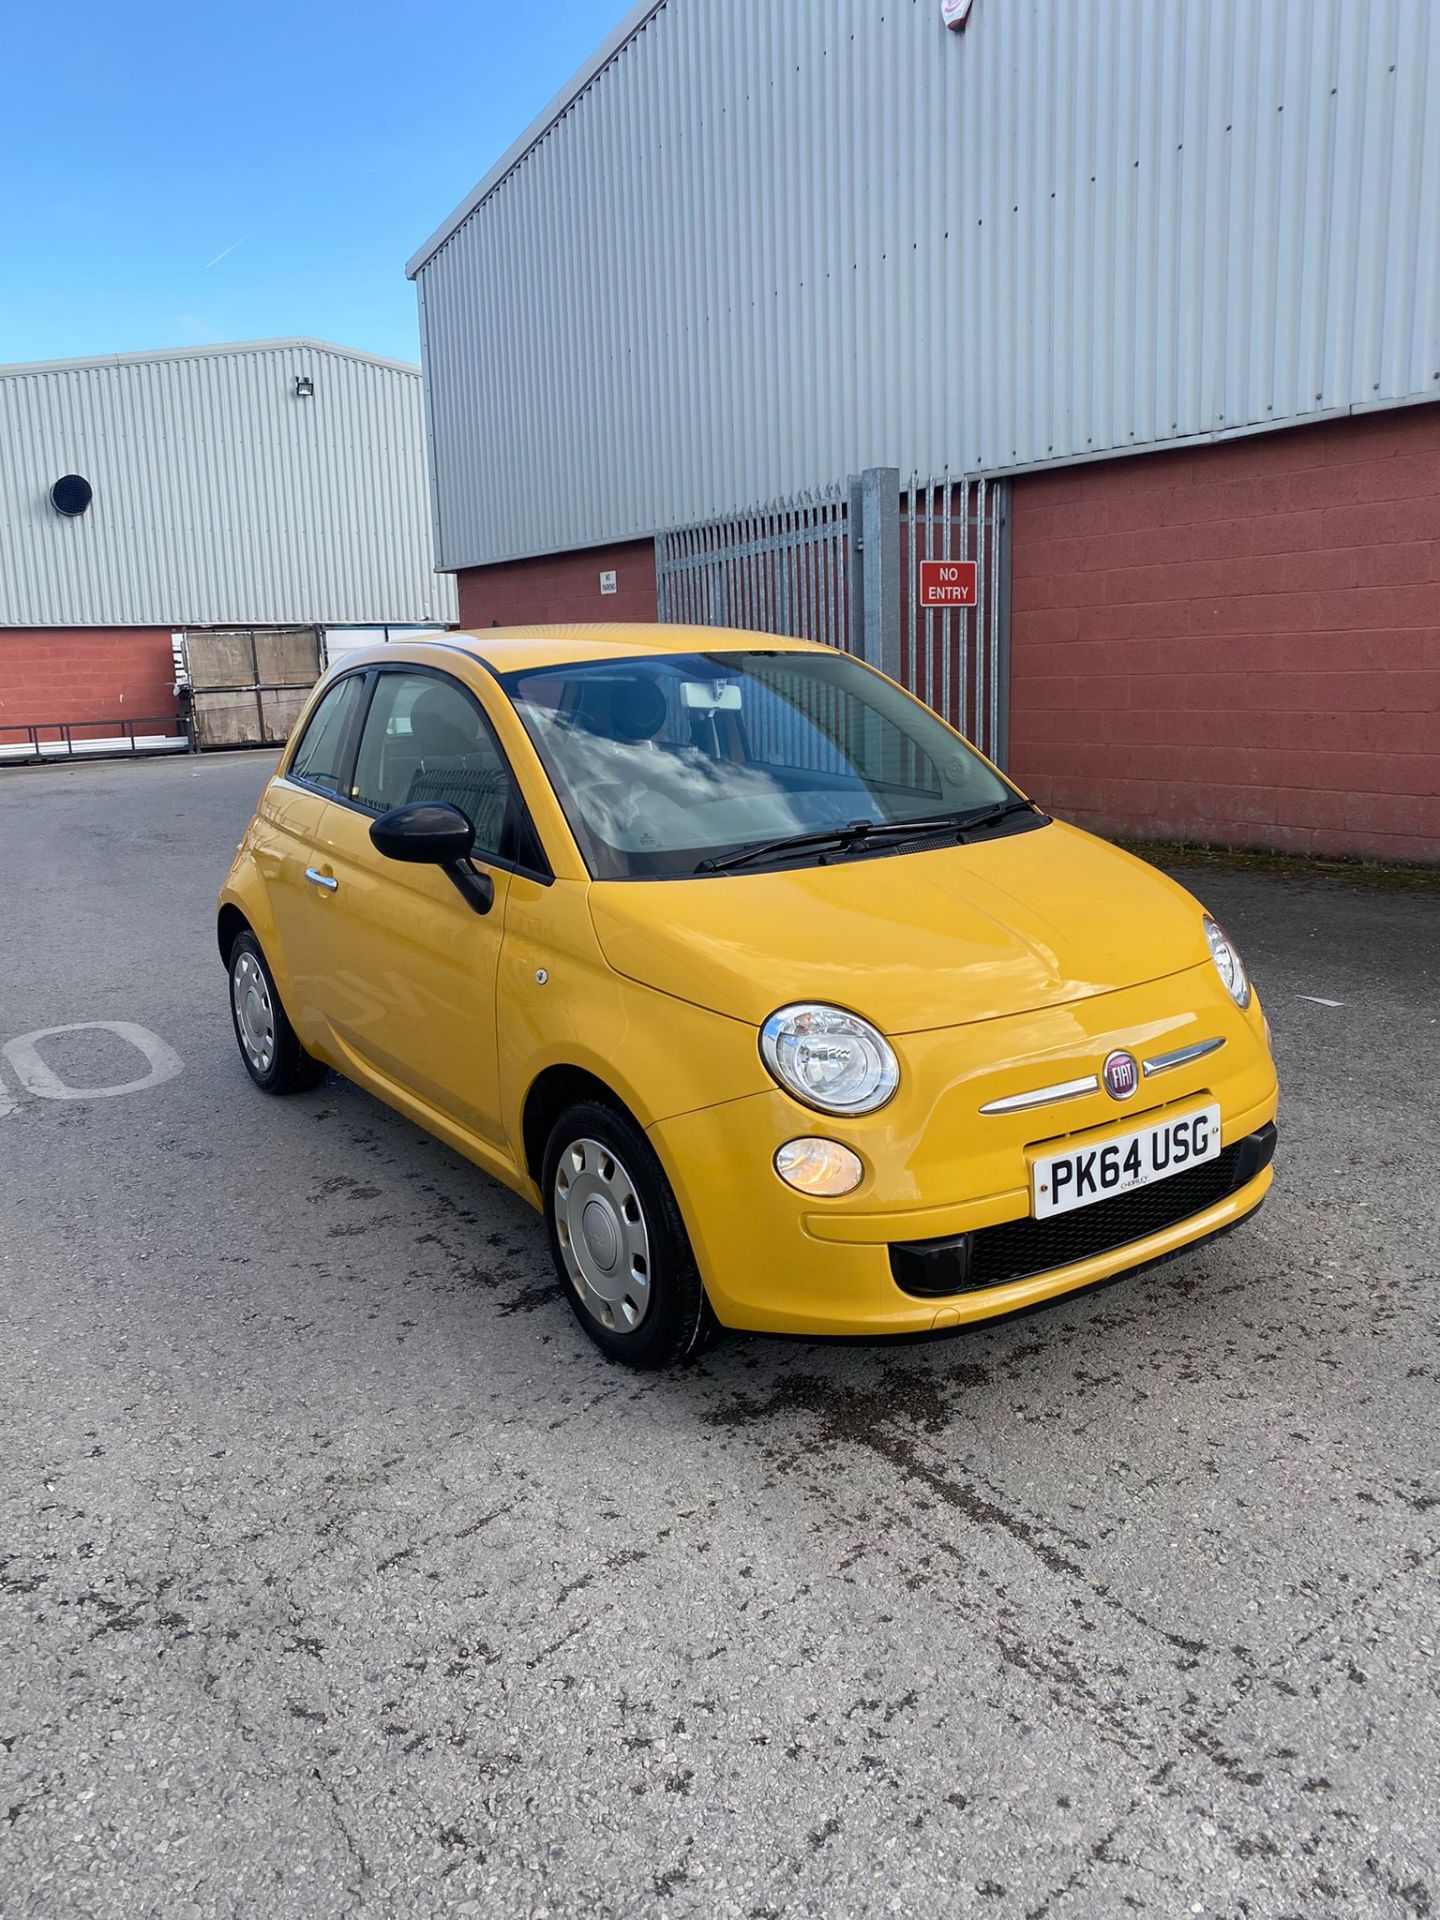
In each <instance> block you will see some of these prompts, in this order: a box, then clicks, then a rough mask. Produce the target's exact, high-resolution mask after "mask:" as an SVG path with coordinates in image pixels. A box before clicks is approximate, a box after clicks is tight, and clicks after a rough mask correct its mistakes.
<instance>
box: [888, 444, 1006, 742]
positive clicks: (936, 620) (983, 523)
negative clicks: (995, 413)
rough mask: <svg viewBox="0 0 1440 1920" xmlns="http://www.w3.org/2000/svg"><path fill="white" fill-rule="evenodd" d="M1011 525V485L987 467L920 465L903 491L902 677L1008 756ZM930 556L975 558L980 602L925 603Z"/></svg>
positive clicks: (970, 734)
mask: <svg viewBox="0 0 1440 1920" xmlns="http://www.w3.org/2000/svg"><path fill="white" fill-rule="evenodd" d="M1009 529H1010V519H1009V487H1008V486H1007V485H1006V483H1005V482H1004V481H996V480H987V479H986V478H985V476H984V475H983V474H982V475H979V476H978V477H971V476H969V475H962V474H955V475H951V474H949V473H945V474H939V475H935V474H932V475H931V476H930V477H929V478H928V479H923V478H922V477H921V476H920V475H919V474H914V475H912V476H911V479H910V484H909V486H908V487H906V488H904V489H903V490H902V492H901V494H900V548H901V563H900V564H901V569H902V578H903V579H904V580H905V581H906V583H907V586H906V591H905V593H904V595H903V598H902V615H903V618H904V626H903V628H902V631H901V636H900V678H901V679H902V680H903V681H904V683H905V685H906V686H907V687H909V689H910V691H911V692H912V693H914V694H916V695H917V696H918V697H919V698H920V699H921V700H923V701H924V702H925V704H926V705H927V706H929V707H933V708H934V709H935V711H936V713H938V714H941V715H942V716H943V717H944V718H945V719H946V720H948V721H949V722H950V724H951V725H952V726H954V727H958V728H959V729H960V731H961V733H963V734H964V735H965V736H966V738H967V739H970V740H973V741H974V742H975V745H976V746H977V747H979V748H980V750H981V752H982V753H986V754H988V755H989V756H990V758H991V759H992V760H994V761H995V762H997V764H999V765H1001V766H1003V765H1004V764H1005V759H1006V754H1007V751H1008V747H1009V705H1010V689H1009V647H1008V644H1007V643H1008V639H1009V625H1010V621H1009V586H1010V554H1009ZM927 560H930V561H937V560H938V561H959V562H961V563H962V564H963V565H969V564H973V565H974V568H975V597H974V600H973V602H972V604H970V605H968V606H959V605H957V606H954V607H943V608H936V607H933V606H925V605H924V604H923V603H922V598H921V591H920V581H921V568H922V566H923V564H924V562H925V561H927Z"/></svg>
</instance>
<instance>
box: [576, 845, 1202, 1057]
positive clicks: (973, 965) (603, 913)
mask: <svg viewBox="0 0 1440 1920" xmlns="http://www.w3.org/2000/svg"><path fill="white" fill-rule="evenodd" d="M590 909H591V913H592V915H593V918H594V923H595V931H596V934H597V936H598V938H599V941H600V946H601V949H602V951H603V953H604V955H605V958H606V960H607V962H608V963H609V965H610V966H612V967H613V968H614V969H615V971H616V972H617V973H622V974H624V975H626V976H627V977H628V978H629V979H632V980H638V981H641V982H642V983H643V984H644V985H646V986H650V987H656V988H658V989H659V990H660V991H661V992H662V993H669V994H673V995H675V996H676V997H677V998H679V999H681V1000H688V1001H691V1002H693V1003H694V1004H695V1005H697V1006H702V1007H708V1008H710V1009H712V1010H713V1011H715V1012H717V1013H723V1014H728V1015H730V1016H731V1017H732V1018H734V1019H737V1020H745V1021H749V1022H751V1023H753V1024H755V1025H757V1026H758V1025H759V1024H760V1022H761V1021H763V1020H764V1019H765V1018H766V1016H767V1015H769V1014H771V1013H773V1012H774V1011H775V1009H776V1008H777V1007H780V1006H784V1005H786V1004H787V1003H788V1002H790V1001H795V1000H826V1001H832V1002H834V1003H836V1004H837V1005H840V1006H844V1007H849V1008H850V1009H851V1010H852V1011H854V1012H856V1013H859V1014H863V1015H864V1016H865V1018H866V1019H868V1020H872V1021H874V1023H875V1024H876V1025H877V1026H878V1027H880V1028H881V1030H882V1031H883V1032H886V1033H891V1034H901V1033H915V1032H920V1031H923V1030H924V1029H926V1028H929V1027H946V1026H957V1025H961V1024H963V1023H965V1022H967V1021H972V1020H986V1019H990V1018H993V1017H994V1016H996V1015H1004V1014H1013V1013H1026V1012H1029V1011H1031V1010H1032V1009H1034V1008H1038V1007H1050V1006H1058V1005H1062V1004H1063V1003H1065V1002H1066V1001H1071V1000H1083V999H1086V998H1088V997H1089V996H1091V995H1093V994H1100V993H1112V992H1114V991H1115V990H1116V989H1117V988H1121V987H1130V986H1136V985H1138V984H1139V983H1141V982H1142V981H1146V980H1154V979H1157V978H1159V977H1161V976H1162V975H1165V974H1169V973H1176V972H1179V971H1180V970H1181V969H1182V968H1185V967H1191V966H1195V965H1197V964H1198V963H1199V962H1201V961H1203V960H1204V959H1205V957H1206V954H1207V952H1208V948H1207V946H1206V943H1205V937H1204V932H1203V929H1202V926H1201V919H1200V909H1199V907H1198V906H1197V904H1196V902H1195V901H1194V900H1193V899H1192V898H1191V897H1190V895H1189V894H1188V893H1186V892H1185V891H1184V889H1183V888H1181V887H1179V886H1177V885H1176V884H1175V883H1174V881H1172V880H1167V879H1166V878H1165V876H1164V875H1163V874H1161V873H1157V872H1156V870H1155V869H1154V868H1153V867H1149V866H1146V865H1145V864H1144V862H1143V861H1140V860H1137V859H1135V858H1134V857H1133V856H1132V855H1130V854H1127V853H1122V852H1121V851H1120V849H1119V848H1118V847H1112V846H1110V845H1108V844H1107V843H1106V842H1105V841H1103V840H1097V839H1095V838H1094V837H1093V836H1092V835H1090V834H1088V833H1082V832H1081V831H1080V830H1079V829H1078V828H1075V827H1068V826H1064V825H1062V824H1061V823H1060V822H1058V821H1055V822H1052V823H1050V824H1049V825H1047V826H1044V827H1039V828H1036V829H1034V830H1033V831H1031V832H1027V833H1017V834H1007V835H1003V836H1001V837H998V838H995V839H990V840H985V841H980V842H977V843H976V844H974V845H971V846H959V847H942V848H938V849H936V850H935V851H934V852H925V853H906V854H890V855H880V856H877V857H871V858H864V859H851V860H845V861H840V862H837V863H836V864H835V865H833V866H825V867H815V866H807V867H792V868H787V869H785V870H783V871H780V872H776V871H765V870H759V871H753V870H747V869H744V868H741V869H740V870H738V871H735V872H731V873H720V874H713V875H709V876H705V877H703V878H696V879H694V880H668V881H654V880H651V881H602V882H597V883H596V884H595V885H594V886H592V887H591V889H590Z"/></svg>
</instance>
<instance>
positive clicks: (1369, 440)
mask: <svg viewBox="0 0 1440 1920" xmlns="http://www.w3.org/2000/svg"><path fill="white" fill-rule="evenodd" d="M1013 541H1014V544H1013V557H1014V575H1013V598H1012V627H1011V636H1012V688H1013V713H1012V724H1011V746H1012V765H1013V769H1014V772H1015V776H1016V778H1017V779H1018V780H1019V781H1020V782H1021V784H1022V785H1023V786H1025V787H1026V788H1027V789H1028V790H1029V791H1030V792H1032V793H1033V794H1034V795H1035V796H1036V797H1037V798H1038V799H1040V800H1042V801H1044V802H1045V803H1047V804H1049V805H1051V806H1053V807H1054V809H1055V810H1056V812H1057V813H1060V814H1062V815H1064V816H1065V817H1067V818H1069V819H1072V820H1075V821H1077V822H1078V823H1079V824H1081V825H1084V826H1090V827H1094V828H1096V829H1098V830H1099V831H1101V832H1107V833H1116V832H1118V833H1126V834H1132V835H1138V836H1144V835H1150V836H1157V837H1162V838H1167V839H1168V838H1179V839H1192V840H1205V841H1214V842H1220V843H1229V844H1236V845H1247V846H1264V847H1278V848H1282V849H1293V850H1297V851H1302V852H1317V853H1319V852H1325V853H1345V854H1374V855H1380V856H1382V857H1388V858H1392V859H1415V860H1436V859H1440V405H1436V406H1421V407H1411V408H1402V409H1398V410H1395V411H1391V412H1385V413H1376V414H1370V415H1366V416H1363V417H1359V418H1353V419H1349V420H1342V421H1335V422H1331V423H1327V424H1324V425H1320V426H1313V427H1300V428H1295V429H1293V430H1291V431H1289V432H1284V433H1267V434H1260V435H1256V436H1255V437H1254V438H1251V439H1243V440H1234V441H1229V442H1227V443H1225V444H1223V445H1220V446H1214V447H1206V448H1200V449H1192V450H1188V451H1179V452H1175V453H1166V454H1149V455H1145V456H1143V457H1139V458H1136V459H1129V460H1117V461H1111V462H1106V463H1103V464H1098V465H1095V466H1088V467H1071V468H1068V469H1065V470H1062V471H1058V472H1055V473H1049V474H1038V475H1034V476H1031V477H1028V478H1023V479H1020V480H1017V481H1016V483H1015V489H1014V521H1013Z"/></svg>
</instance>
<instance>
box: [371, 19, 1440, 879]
mask: <svg viewBox="0 0 1440 1920" xmlns="http://www.w3.org/2000/svg"><path fill="white" fill-rule="evenodd" d="M945 16H952V17H957V16H958V18H955V20H954V24H953V25H952V24H947V19H946V17H945ZM956 26H959V27H960V29H961V30H958V31H957V30H955V27H956ZM1437 205H1440V14H1437V12H1436V11H1435V9H1434V8H1433V7H1432V6H1431V5H1430V4H1428V0H1366V4H1362V5H1357V4H1354V0H1068V4H1066V5H1065V6H1063V7H1060V6H1056V5H1054V4H1052V0H972V4H971V5H970V6H969V7H965V6H964V5H963V4H960V5H957V4H954V3H953V0H952V4H950V5H947V6H945V7H943V8H942V5H941V0H899V3H898V4H896V3H895V0H890V3H889V4H877V3H876V0H786V4H785V5H783V6H777V5H775V4H774V3H773V0H726V4H724V5H720V4H716V0H661V3H660V4H658V5H657V4H645V5H641V6H638V7H636V8H635V9H634V10H633V11H632V12H631V14H630V15H629V16H628V17H627V19H626V20H625V21H624V22H622V24H621V26H620V27H619V28H618V29H617V31H616V32H615V34H613V35H612V36H611V38H610V39H609V40H608V41H607V42H606V43H605V45H604V46H602V47H601V48H600V49H599V50H598V51H597V53H596V55H595V56H594V57H593V59H592V60H591V61H590V62H588V63H587V65H586V66H585V68H584V69H582V71H581V72H580V73H579V74H578V75H577V76H576V78H575V80H574V82H573V83H572V85H571V86H570V87H569V88H567V89H566V90H565V91H564V92H563V93H562V94H561V95H560V96H559V97H558V98H557V99H556V100H555V101H554V102H553V103H552V104H551V106H550V107H549V108H548V109H547V110H546V112H545V113H544V114H543V115H542V116H541V117H540V118H539V119H538V120H537V121H536V122H535V124H534V126H532V127H531V128H530V129H529V131H528V132H527V133H526V134H525V135H524V136H523V137H522V139H521V140H520V141H518V142H517V143H516V145H515V146H514V147H513V148H512V149H511V150H510V151H509V152H508V153H507V154H506V155H505V156H504V157H503V158H502V159H501V161H500V162H499V163H498V165H497V166H495V167H494V168H493V169H492V170H491V172H490V173H489V174H488V175H487V176H486V178H485V179H484V180H483V181H482V182H481V183H480V185H479V186H478V187H477V188H476V189H475V191H474V192H473V193H472V194H471V195H470V196H469V197H468V198H467V199H466V201H465V202H464V203H463V204H462V205H461V206H460V207H459V208H457V209H456V211H455V213H454V214H453V215H452V216H451V218H450V219H449V220H447V221H446V222H445V223H444V225H443V226H442V227H441V228H440V229H439V231H438V232H437V233H436V234H435V235H434V236H433V238H432V239H431V240H430V241H429V242H427V244H426V245H425V246H424V247H423V248H422V249H421V251H420V252H419V253H417V255H416V256H415V258H414V259H413V260H412V261H411V263H410V268H409V271H410V273H411V275H412V277H413V278H414V279H415V280H416V282H417V286H418V293H419V302H420V316H421V329H422V343H423V354H422V357H423V362H424V370H425V390H426V404H427V411H428V421H429V429H430V458H431V462H432V475H431V478H432V500H433V508H434V514H435V528H436V548H437V557H438V563H439V565H440V566H442V567H444V568H447V569H453V570H455V571H456V572H457V574H458V576H459V592H460V617H461V620H462V622H463V623H465V624H477V623H478V624H486V623H488V622H489V621H490V620H492V619H495V618H499V619H509V618H512V617H520V616H523V617H526V618H545V617H555V616H562V615H563V616H565V617H572V618H573V617H577V616H579V617H591V618H593V617H605V616H606V615H607V614H608V615H611V616H613V615H616V614H621V615H638V616H641V617H653V616H654V614H655V613H656V611H657V608H659V609H660V610H661V611H669V610H672V609H682V610H684V611H686V612H687V613H688V614H690V615H691V616H695V615H696V614H697V612H698V616H699V617H701V618H710V619H716V620H719V619H735V620H737V622H738V623H739V624H758V625H764V624H776V625H783V626H786V627H789V628H792V629H797V630H807V631H809V630H820V631H823V632H824V633H825V636H826V637H830V638H834V639H837V640H838V641H840V642H841V643H842V644H851V645H856V646H860V647H863V648H864V649H865V650H866V651H867V652H870V653H872V654H873V655H874V657H876V658H878V659H880V660H881V661H882V662H883V663H885V664H887V665H891V666H893V667H895V668H896V669H897V670H898V671H900V672H901V673H902V674H903V676H904V677H905V678H906V679H908V680H909V681H910V682H911V684H913V685H915V686H916V688H917V690H918V691H920V692H921V693H922V694H924V695H925V697H927V698H930V699H932V700H933V701H934V702H935V704H937V705H939V706H941V707H942V708H943V709H945V710H947V711H949V712H950V713H951V714H952V715H953V716H954V717H956V718H958V719H960V720H961V721H962V722H963V723H965V724H966V725H967V726H968V727H969V728H970V730H971V731H972V732H973V733H975V734H976V735H977V736H978V737H979V738H980V739H981V740H982V743H983V744H985V745H987V746H988V747H990V748H991V749H992V750H993V751H996V752H997V753H1002V754H1004V755H1005V756H1006V757H1007V758H1008V761H1009V764H1010V766H1011V768H1012V770H1013V771H1014V772H1015V774H1016V776H1017V778H1019V779H1020V780H1021V782H1022V783H1023V784H1025V785H1026V786H1027V787H1028V788H1029V789H1030V790H1031V791H1032V792H1034V793H1035V794H1036V795H1037V797H1039V798H1041V799H1043V800H1046V801H1048V802H1049V803H1050V804H1052V805H1054V806H1055V807H1056V808H1057V810H1060V811H1063V812H1065V813H1066V814H1068V815H1069V816H1070V817H1072V818H1075V819H1077V820H1080V821H1081V822H1084V823H1086V824H1091V825H1094V826H1097V827H1099V828H1101V829H1103V830H1107V831H1128V832H1132V833H1138V834H1152V835H1164V836H1182V837H1186V838H1198V839H1204V840H1217V841H1235V842H1245V843H1255V844H1262V845H1272V846H1279V847H1287V848H1295V849H1302V850H1317V851H1324V850H1332V851H1339V852H1352V853H1370V854H1379V855H1388V856H1391V857H1402V858H1403V857H1412V858H1423V859H1433V858H1437V857H1440V598H1437V588H1440V408H1436V407H1435V406H1434V405H1433V404H1430V403H1433V402H1434V401H1436V400H1437V399H1440V222H1437V220H1436V217H1435V208H1436V207H1437ZM1142 455H1143V456H1144V457H1139V456H1142ZM867 471H868V475H869V478H868V481H867V483H866V486H867V488H868V491H867V490H866V488H861V487H857V488H856V489H855V490H854V493H853V497H852V495H851V489H850V481H851V478H852V476H859V475H862V474H866V473H867ZM897 476H898V477H897ZM962 483H963V484H962ZM862 498H863V500H864V501H865V502H868V504H867V505H865V506H864V511H865V512H866V513H871V514H872V516H873V517H872V519H870V520H867V521H865V522H864V525H865V527H866V529H867V532H866V538H865V543H864V544H865V550H866V554H865V559H864V563H863V564H864V568H865V570H866V571H867V572H868V574H869V576H870V577H869V578H868V580H867V581H866V582H865V585H864V589H863V592H862V591H860V590H858V589H857V585H856V579H855V574H856V571H857V569H858V567H859V564H860V555H859V548H860V545H861V543H860V541H859V540H858V539H856V538H855V537H854V535H855V534H856V533H858V532H859V531H860V523H858V522H857V520H856V515H857V513H859V512H860V511H861V510H862ZM777 502H778V503H779V505H778V507H776V505H775V503H777ZM767 504H768V505H769V506H771V507H772V508H774V509H775V510H773V511H769V512H760V511H758V509H759V508H761V507H763V506H766V505H767ZM817 519H818V520H819V521H823V522H824V523H825V527H826V529H827V531H826V539H827V541H828V545H827V546H826V548H825V556H826V558H825V560H824V563H823V564H824V565H825V566H828V565H829V564H830V561H831V560H835V561H836V564H837V566H838V568H839V570H840V571H841V572H844V573H848V574H849V576H850V577H849V579H848V581H847V582H846V583H845V584H844V591H845V592H847V593H848V596H849V597H848V600H847V601H846V606H847V609H848V611H847V614H846V617H845V619H844V620H843V621H840V622H839V623H838V624H837V623H836V621H835V618H834V616H833V613H832V614H830V615H828V616H825V617H824V618H822V615H821V613H820V612H817V609H821V610H822V611H823V607H824V606H825V605H827V604H833V602H834V600H835V597H836V595H837V594H838V593H840V592H841V591H842V587H841V584H840V583H839V581H838V577H837V580H836V581H834V582H832V583H831V584H832V586H833V588H834V591H833V592H831V593H829V596H828V600H827V596H826V595H825V594H819V595H817V593H816V592H814V591H813V590H810V589H807V588H806V587H805V586H804V584H803V583H804V581H805V579H806V577H807V569H809V570H810V574H811V575H813V573H814V570H815V568H816V566H817V564H820V563H817V561H816V559H815V556H814V552H813V547H814V542H813V541H812V540H811V538H810V535H811V533H812V532H813V530H814V528H815V526H816V524H817ZM837 529H838V534H837ZM887 529H888V531H887ZM872 533H873V535H874V537H873V538H872V537H870V536H871V534H872ZM837 538H838V545H837ZM887 540H888V545H887ZM960 554H964V555H966V556H967V557H968V558H969V559H971V560H975V559H978V561H979V563H980V564H979V567H978V569H977V582H976V584H975V585H974V586H973V587H971V588H968V589H967V588H966V587H965V586H963V585H962V586H961V587H959V588H956V589H955V593H956V595H957V596H962V597H957V598H955V599H954V600H953V602H952V608H953V610H947V609H946V608H945V607H944V603H943V601H936V602H935V604H934V605H933V606H932V605H929V604H927V601H929V600H931V599H933V598H934V595H933V590H932V588H931V587H930V586H928V585H927V586H926V587H925V588H924V590H923V591H922V584H921V581H922V566H921V562H922V561H923V560H924V559H925V558H926V557H927V556H930V557H934V556H937V555H944V556H945V557H947V558H948V557H950V556H951V555H960ZM837 556H838V558H837ZM747 568H748V569H749V577H750V583H751V589H753V590H752V591H749V592H748V593H747V590H746V588H745V586H744V580H745V576H746V570H747ZM965 596H968V597H965ZM862 607H863V608H864V609H866V611H865V613H864V615H863V617H862V613H861V609H862ZM762 614H763V615H764V616H765V617H764V618H762V617H761V615H762ZM825 619H828V620H829V625H828V626H826V625H825ZM817 623H818V627H817ZM977 676H978V681H977Z"/></svg>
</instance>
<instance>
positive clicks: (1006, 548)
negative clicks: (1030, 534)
mask: <svg viewBox="0 0 1440 1920" xmlns="http://www.w3.org/2000/svg"><path fill="white" fill-rule="evenodd" d="M993 498H994V502H995V507H994V513H995V531H994V534H993V535H992V538H993V539H994V542H995V575H996V589H995V609H994V621H995V665H994V670H993V674H992V684H993V687H994V698H995V738H994V740H993V741H992V743H991V747H990V758H991V759H992V760H993V761H994V762H995V764H996V766H997V767H1003V768H1005V769H1006V770H1007V771H1008V770H1009V766H1010V484H1009V482H1008V481H1002V482H1001V483H1000V485H999V486H997V487H996V488H995V490H994V494H993Z"/></svg>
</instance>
